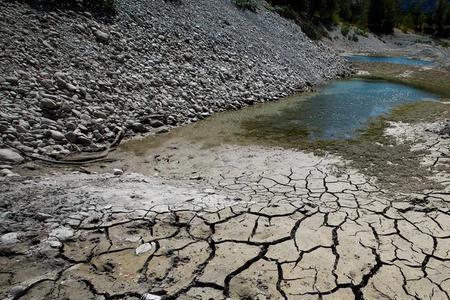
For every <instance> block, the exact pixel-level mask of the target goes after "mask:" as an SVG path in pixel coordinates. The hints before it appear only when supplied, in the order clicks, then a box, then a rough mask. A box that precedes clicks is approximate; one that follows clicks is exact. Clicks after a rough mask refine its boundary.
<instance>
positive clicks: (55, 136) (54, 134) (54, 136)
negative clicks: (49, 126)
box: [50, 130, 65, 141]
mask: <svg viewBox="0 0 450 300" xmlns="http://www.w3.org/2000/svg"><path fill="white" fill-rule="evenodd" d="M50 135H51V137H52V139H54V140H57V141H62V140H64V138H65V136H64V134H62V133H61V132H59V131H57V130H50Z"/></svg>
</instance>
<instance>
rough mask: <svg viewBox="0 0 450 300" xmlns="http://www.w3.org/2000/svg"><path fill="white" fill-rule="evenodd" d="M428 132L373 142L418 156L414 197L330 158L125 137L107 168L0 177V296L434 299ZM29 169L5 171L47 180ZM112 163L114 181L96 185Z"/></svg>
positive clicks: (445, 220)
mask: <svg viewBox="0 0 450 300" xmlns="http://www.w3.org/2000/svg"><path fill="white" fill-rule="evenodd" d="M444 127H445V123H443V122H441V121H427V122H415V123H410V124H408V123H402V122H393V123H390V127H388V128H387V129H386V131H385V136H386V137H389V138H392V139H393V140H395V141H396V143H397V144H398V145H402V144H405V143H407V144H408V147H412V148H411V150H414V151H415V150H418V151H419V152H417V153H421V154H420V155H419V154H418V155H417V159H418V160H419V163H420V165H422V166H423V167H424V168H428V169H429V170H430V172H431V174H432V176H430V178H429V180H431V181H434V182H436V184H437V185H436V188H434V189H431V190H422V191H420V192H418V191H416V189H415V188H414V187H411V190H414V192H409V193H408V192H399V191H398V190H397V189H393V188H390V187H388V186H384V185H381V184H380V181H379V180H378V179H377V178H376V177H373V176H367V175H365V174H363V173H361V172H360V171H358V170H357V169H355V168H353V167H352V165H351V164H349V163H348V162H347V161H345V160H344V159H343V158H342V157H340V156H338V155H333V154H325V155H320V156H318V155H314V154H312V153H306V152H302V151H298V150H290V149H286V148H273V147H266V146H251V145H227V144H224V145H215V146H214V147H210V146H207V145H205V144H204V143H201V142H193V141H192V140H186V139H184V138H180V137H177V136H176V134H175V136H172V137H171V136H170V133H169V134H167V136H163V137H157V138H154V139H153V142H152V143H151V144H152V145H153V146H152V147H145V149H144V148H139V147H138V145H141V144H142V142H139V141H129V142H128V143H125V144H124V145H123V146H122V147H121V149H120V150H119V151H118V152H116V153H114V155H113V156H112V158H113V159H114V160H115V162H112V163H103V164H97V165H92V166H86V167H84V168H83V170H82V171H83V172H85V173H86V172H88V173H89V172H98V174H82V173H81V172H79V171H78V172H74V170H76V169H74V168H59V169H55V168H52V170H53V172H54V175H44V176H42V175H41V176H39V177H27V176H24V177H21V178H15V179H10V180H8V181H4V182H2V183H1V185H2V191H3V192H2V196H3V199H6V201H4V202H2V208H1V209H2V214H1V218H2V222H1V224H2V225H1V226H2V232H7V233H6V234H4V235H3V236H2V237H1V253H2V256H1V258H0V266H1V272H0V276H1V281H0V282H1V283H2V284H1V287H0V294H1V296H2V297H4V298H6V299H19V298H20V299H139V298H141V297H142V299H159V297H163V298H164V299H175V298H176V299H225V298H227V297H228V298H232V299H283V298H284V299H353V298H355V299H362V298H364V299H385V298H386V299H394V298H396V299H447V298H448V297H449V293H450V280H449V278H450V264H449V261H450V254H449V250H448V249H449V247H450V236H449V234H448V232H449V230H450V211H449V202H450V187H449V183H450V177H449V174H450V173H449V172H448V169H447V167H448V149H449V147H448V146H449V143H450V140H449V139H448V138H446V136H445V135H442V134H441V133H442V132H443V128H444ZM444 131H445V130H444ZM147 146H148V144H147ZM392 147H394V148H395V147H397V146H396V145H393V146H392ZM378 163H384V164H389V161H384V162H378ZM29 167H30V166H28V167H23V168H22V169H18V170H15V171H17V172H20V173H22V175H27V174H28V175H32V173H33V172H39V173H42V172H45V171H47V170H46V169H45V168H44V169H39V170H38V171H36V170H35V171H31V170H29ZM27 168H28V169H27ZM113 168H120V169H122V170H124V171H125V173H124V174H123V175H112V174H108V173H110V172H111V170H112V169H113ZM395 169H396V167H395V165H393V166H391V170H392V172H394V173H395ZM102 170H104V171H102ZM102 172H106V173H103V174H102ZM117 173H118V174H119V173H120V172H117ZM402 176H404V175H402ZM410 176H411V178H413V177H414V170H411V174H410ZM399 183H401V184H405V178H399Z"/></svg>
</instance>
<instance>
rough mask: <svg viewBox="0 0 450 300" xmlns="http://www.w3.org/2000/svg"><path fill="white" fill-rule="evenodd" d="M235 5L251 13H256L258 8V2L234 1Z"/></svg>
mask: <svg viewBox="0 0 450 300" xmlns="http://www.w3.org/2000/svg"><path fill="white" fill-rule="evenodd" d="M233 3H234V5H236V6H237V7H239V8H241V9H248V10H251V11H256V8H257V7H258V1H257V0H233Z"/></svg>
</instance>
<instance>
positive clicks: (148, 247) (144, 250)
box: [136, 243, 153, 255]
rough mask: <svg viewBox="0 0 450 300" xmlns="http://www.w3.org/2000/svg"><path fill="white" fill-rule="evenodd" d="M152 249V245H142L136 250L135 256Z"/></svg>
mask: <svg viewBox="0 0 450 300" xmlns="http://www.w3.org/2000/svg"><path fill="white" fill-rule="evenodd" d="M152 248H153V247H152V244H150V243H145V244H142V245H140V246H139V247H137V248H136V255H140V254H142V253H145V252H148V251H150V250H152Z"/></svg>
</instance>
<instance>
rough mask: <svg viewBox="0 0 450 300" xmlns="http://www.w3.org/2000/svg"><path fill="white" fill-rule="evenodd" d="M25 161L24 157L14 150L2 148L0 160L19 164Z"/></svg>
mask: <svg viewBox="0 0 450 300" xmlns="http://www.w3.org/2000/svg"><path fill="white" fill-rule="evenodd" d="M23 161H24V158H23V157H22V156H21V155H20V154H19V153H17V152H16V151H14V150H11V149H6V148H4V149H0V162H10V163H14V164H18V163H21V162H23Z"/></svg>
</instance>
